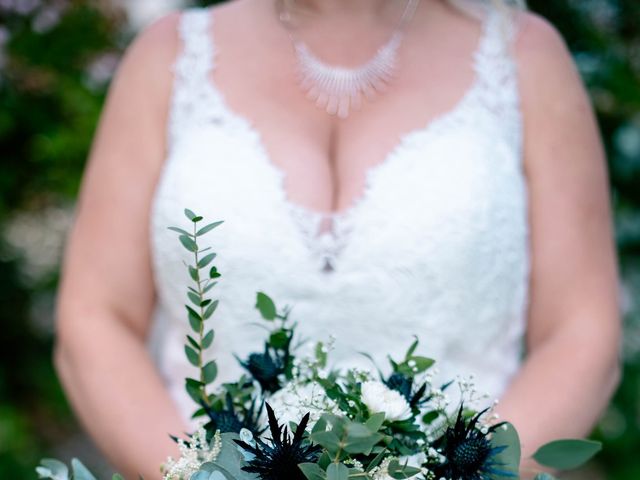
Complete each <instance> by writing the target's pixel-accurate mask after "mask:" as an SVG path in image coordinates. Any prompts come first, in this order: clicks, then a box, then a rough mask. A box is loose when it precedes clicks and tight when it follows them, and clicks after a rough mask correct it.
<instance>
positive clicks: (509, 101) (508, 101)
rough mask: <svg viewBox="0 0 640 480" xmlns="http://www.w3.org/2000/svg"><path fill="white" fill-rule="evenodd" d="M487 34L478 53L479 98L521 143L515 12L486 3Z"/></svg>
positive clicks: (477, 87) (509, 133) (515, 139)
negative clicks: (515, 54)
mask: <svg viewBox="0 0 640 480" xmlns="http://www.w3.org/2000/svg"><path fill="white" fill-rule="evenodd" d="M482 21H483V35H482V38H481V40H480V45H479V47H478V49H477V51H476V53H475V56H474V66H475V71H476V75H477V78H476V83H477V84H476V89H477V92H476V93H477V97H478V99H479V100H480V102H481V104H482V105H483V109H484V110H485V111H486V112H487V113H488V114H490V115H491V116H492V117H493V118H494V119H497V121H496V122H492V123H493V124H495V125H497V126H498V128H500V129H501V130H502V131H503V132H504V133H505V134H507V135H508V136H509V137H510V138H511V140H513V141H514V142H515V145H518V143H519V141H520V135H521V133H522V132H521V130H522V129H521V126H522V120H521V110H520V94H519V87H518V72H517V64H516V61H515V57H514V52H513V42H514V39H515V37H516V33H517V29H516V19H515V18H514V12H513V11H512V10H510V9H508V8H506V7H505V8H501V7H499V6H496V5H494V4H493V3H492V2H487V3H485V12H484V17H483V20H482Z"/></svg>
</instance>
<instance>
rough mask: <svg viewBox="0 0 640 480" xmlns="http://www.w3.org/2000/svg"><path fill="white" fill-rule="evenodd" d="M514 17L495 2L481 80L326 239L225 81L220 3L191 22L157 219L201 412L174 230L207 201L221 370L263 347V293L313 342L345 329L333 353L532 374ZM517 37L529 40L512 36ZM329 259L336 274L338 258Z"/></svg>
mask: <svg viewBox="0 0 640 480" xmlns="http://www.w3.org/2000/svg"><path fill="white" fill-rule="evenodd" d="M502 15H503V14H502V13H501V12H500V11H498V10H494V9H493V8H489V14H488V15H487V16H486V18H485V20H484V21H483V34H482V37H481V40H480V42H479V44H478V47H477V50H476V51H475V54H474V57H473V62H474V68H475V80H474V82H473V85H472V86H471V87H470V88H469V89H468V90H467V91H466V93H465V94H464V96H463V97H462V98H461V100H460V101H459V102H458V103H457V104H456V105H455V107H453V108H452V109H451V110H449V111H448V112H447V113H445V114H443V115H440V116H438V117H437V118H436V119H435V120H433V121H431V122H430V123H429V124H428V125H424V126H422V127H420V128H418V129H416V130H414V131H411V132H410V133H408V134H406V135H404V136H403V137H402V138H401V141H400V142H398V144H397V146H396V147H395V148H394V149H393V151H392V152H391V153H390V154H389V155H388V156H387V157H386V159H385V160H384V162H382V163H381V164H380V165H378V166H376V167H374V168H372V169H371V170H370V171H369V172H368V175H367V178H366V180H367V182H366V191H365V193H364V195H363V196H362V198H361V199H360V200H359V201H358V202H357V203H356V204H355V206H353V207H352V208H350V209H349V210H348V211H346V212H345V213H343V214H341V215H338V216H336V217H335V218H333V230H332V232H331V233H326V234H323V235H320V236H318V235H317V232H318V224H319V222H320V220H321V218H320V216H318V215H316V214H314V213H313V212H310V211H307V210H305V209H303V208H300V207H299V206H296V205H293V204H292V203H291V202H290V201H288V200H287V197H286V193H285V190H284V187H283V177H284V175H283V172H282V171H280V170H279V169H278V168H277V167H276V166H275V165H274V164H273V163H272V161H271V159H270V158H269V156H268V154H267V152H266V150H265V147H264V145H263V143H262V140H261V137H260V134H259V132H258V131H256V129H255V128H254V127H253V126H252V125H251V124H250V123H249V122H248V121H247V119H246V118H245V117H243V116H241V115H239V114H238V113H237V112H234V111H232V110H231V109H230V108H229V107H228V105H227V104H226V103H225V99H224V98H223V96H222V94H221V92H220V91H219V90H218V89H217V88H216V86H215V85H214V84H213V83H212V82H211V79H210V78H209V77H210V73H211V70H212V69H214V68H215V58H216V56H215V54H216V50H215V49H216V47H215V45H214V37H215V35H212V32H214V31H215V28H213V27H215V25H212V22H213V17H214V16H213V15H212V11H211V10H210V9H191V10H187V11H186V12H185V13H184V14H183V15H182V19H181V26H180V34H181V38H182V41H183V50H182V52H181V53H180V54H179V57H178V58H177V60H176V63H175V84H174V91H173V97H172V104H171V112H170V121H169V124H168V132H167V134H168V141H169V149H168V156H167V158H166V163H165V165H164V168H163V170H162V174H161V177H160V180H159V183H158V186H157V190H156V193H155V197H154V202H153V209H152V216H151V238H150V241H151V244H152V254H153V268H154V275H155V281H156V283H157V285H156V286H157V292H158V302H157V306H156V310H155V314H154V331H153V335H152V347H153V352H154V353H155V355H156V358H157V362H158V366H159V369H160V371H161V372H162V375H163V376H164V378H165V380H166V382H167V386H168V388H169V390H170V392H171V394H172V396H173V398H174V399H175V401H176V403H177V405H178V406H179V408H180V411H181V412H182V414H183V415H184V417H185V419H186V418H187V417H188V416H189V415H190V414H191V413H192V411H193V409H194V408H193V405H192V402H191V400H190V399H189V398H188V397H187V395H186V394H185V393H184V380H183V379H184V377H185V376H187V375H193V374H194V372H193V367H190V366H189V365H188V363H187V360H186V359H185V355H184V349H183V342H184V338H185V334H186V333H188V323H187V318H186V315H185V308H184V304H185V303H186V302H187V299H186V287H187V286H188V285H190V283H189V282H190V279H189V276H188V273H187V271H186V269H185V266H184V263H183V262H184V261H188V260H190V256H189V254H188V252H186V251H185V250H184V248H183V247H182V246H181V245H180V244H179V242H178V240H177V236H176V234H175V233H173V232H171V231H169V230H168V229H167V227H168V226H183V227H189V226H190V223H189V221H188V220H187V219H186V218H185V217H184V215H183V209H184V208H185V207H186V208H190V209H192V210H194V211H195V212H197V213H198V214H200V215H203V216H205V218H206V220H208V221H215V220H224V221H225V223H224V225H223V226H221V227H219V228H218V229H217V230H215V231H214V232H212V233H210V234H208V235H207V236H205V237H204V238H205V239H206V241H207V245H211V246H212V247H213V250H214V251H215V252H217V253H218V259H217V260H216V265H217V266H218V267H219V269H220V271H221V273H222V274H223V277H222V278H221V281H220V283H219V286H218V287H216V288H215V289H214V290H213V292H215V294H216V296H217V297H219V298H220V299H221V302H220V307H219V309H218V311H217V312H216V314H215V316H214V320H213V322H214V323H213V324H212V325H213V326H214V327H215V330H216V340H215V342H214V347H213V356H214V357H215V358H216V359H217V361H218V364H219V372H220V373H219V380H218V381H227V380H230V379H234V378H237V376H238V375H239V373H240V370H241V369H240V367H239V365H238V363H237V361H236V359H235V358H234V355H233V354H238V355H239V356H241V357H242V356H245V355H246V354H247V353H249V352H253V351H259V350H260V349H261V348H262V340H263V339H264V330H263V329H261V328H259V327H256V326H255V325H252V323H254V322H256V321H258V318H259V317H258V313H257V311H256V310H255V309H254V304H255V295H256V292H257V291H264V292H266V293H267V294H269V295H270V296H271V297H272V298H274V299H275V300H276V302H277V303H278V304H279V305H281V306H284V305H285V304H288V305H291V306H293V312H292V317H293V318H294V319H295V320H297V321H298V322H299V332H300V335H301V336H303V337H306V338H308V339H313V340H320V339H327V338H328V337H329V336H330V335H332V336H334V337H335V338H336V343H335V350H334V353H333V360H335V361H336V362H339V363H341V364H343V365H346V364H357V365H364V366H369V367H370V364H369V363H368V361H367V360H366V359H364V357H362V356H361V355H360V354H359V353H358V352H361V351H366V352H368V353H370V354H372V355H373V357H375V358H376V359H377V360H378V362H379V364H380V365H384V364H385V356H386V355H387V354H388V353H390V354H392V355H395V356H400V355H402V354H403V353H404V351H405V349H406V348H407V347H408V345H409V344H410V342H411V341H412V337H413V335H417V336H418V337H419V338H420V340H421V347H420V349H421V352H423V354H425V355H428V356H431V357H432V358H435V359H436V360H438V361H439V362H440V378H441V379H442V380H443V381H444V380H447V379H452V378H454V377H455V376H456V375H458V374H460V375H469V374H474V375H475V378H476V382H477V385H478V387H479V388H480V389H481V390H483V391H486V392H487V393H488V394H489V395H491V396H492V397H499V396H500V395H501V393H502V392H503V391H504V389H505V388H506V386H507V385H508V383H509V381H510V379H511V378H512V376H513V375H514V373H515V372H516V371H517V369H518V366H519V363H520V359H521V354H522V339H523V334H524V330H525V319H526V309H527V301H528V296H527V294H528V276H529V234H528V223H527V205H528V203H527V185H526V181H525V177H524V172H523V165H522V119H521V111H520V106H519V96H518V85H517V79H516V69H515V67H516V65H515V62H514V60H513V59H512V58H511V56H510V52H509V38H510V35H508V33H507V34H506V33H505V32H507V31H508V29H507V30H505V29H504V28H503V27H504V25H505V24H504V22H502ZM511 36H512V35H511ZM327 265H329V266H330V267H331V268H330V269H327V268H325V267H326V266H327Z"/></svg>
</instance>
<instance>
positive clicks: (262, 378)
mask: <svg viewBox="0 0 640 480" xmlns="http://www.w3.org/2000/svg"><path fill="white" fill-rule="evenodd" d="M240 365H242V366H243V367H244V368H245V369H246V370H247V372H249V374H250V375H251V376H252V377H253V378H254V380H255V381H256V382H258V383H259V384H260V387H261V388H262V390H263V391H265V392H270V393H274V392H277V391H278V390H280V388H281V386H282V385H281V383H280V377H281V376H282V375H283V374H284V373H285V368H286V359H284V358H283V356H281V355H279V354H278V352H276V351H273V352H272V349H270V348H269V346H268V345H266V346H265V349H264V353H252V354H251V355H249V358H248V359H247V360H246V361H240Z"/></svg>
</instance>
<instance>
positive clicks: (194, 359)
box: [184, 345, 200, 367]
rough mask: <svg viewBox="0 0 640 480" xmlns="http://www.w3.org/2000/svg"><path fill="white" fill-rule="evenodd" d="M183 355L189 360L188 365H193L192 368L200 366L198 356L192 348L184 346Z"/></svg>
mask: <svg viewBox="0 0 640 480" xmlns="http://www.w3.org/2000/svg"><path fill="white" fill-rule="evenodd" d="M184 353H185V354H186V356H187V359H188V360H189V363H190V364H191V365H193V366H194V367H198V366H200V356H199V355H198V353H197V352H196V351H195V350H194V349H193V348H191V347H190V346H189V345H185V346H184Z"/></svg>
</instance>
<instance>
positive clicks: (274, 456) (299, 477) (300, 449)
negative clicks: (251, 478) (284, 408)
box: [235, 404, 322, 480]
mask: <svg viewBox="0 0 640 480" xmlns="http://www.w3.org/2000/svg"><path fill="white" fill-rule="evenodd" d="M266 406H267V414H268V416H269V430H270V432H271V439H270V440H268V441H263V440H261V439H259V438H256V439H255V445H250V444H249V443H247V442H245V441H242V440H235V442H236V443H237V444H238V445H239V446H240V447H242V448H243V449H244V450H245V451H247V452H249V453H251V454H253V455H254V458H253V459H252V460H250V461H248V462H247V464H246V465H245V466H244V467H242V470H244V471H245V472H248V473H255V474H257V475H258V477H259V478H260V480H283V479H285V478H286V479H287V480H307V478H306V477H305V475H304V474H303V473H302V470H300V468H299V467H298V465H299V464H301V463H315V462H317V461H318V458H319V456H320V452H321V450H322V447H320V446H319V445H312V444H311V443H310V442H309V441H308V440H306V439H305V436H304V434H305V429H306V428H307V424H308V422H309V415H308V414H307V415H305V416H304V417H303V418H302V421H301V422H300V424H299V425H298V427H297V428H296V432H295V434H294V435H293V437H291V436H290V435H289V431H288V428H287V427H286V426H285V427H283V426H282V425H280V424H278V420H277V419H276V416H275V413H274V412H273V409H272V408H271V406H270V405H269V404H266Z"/></svg>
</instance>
